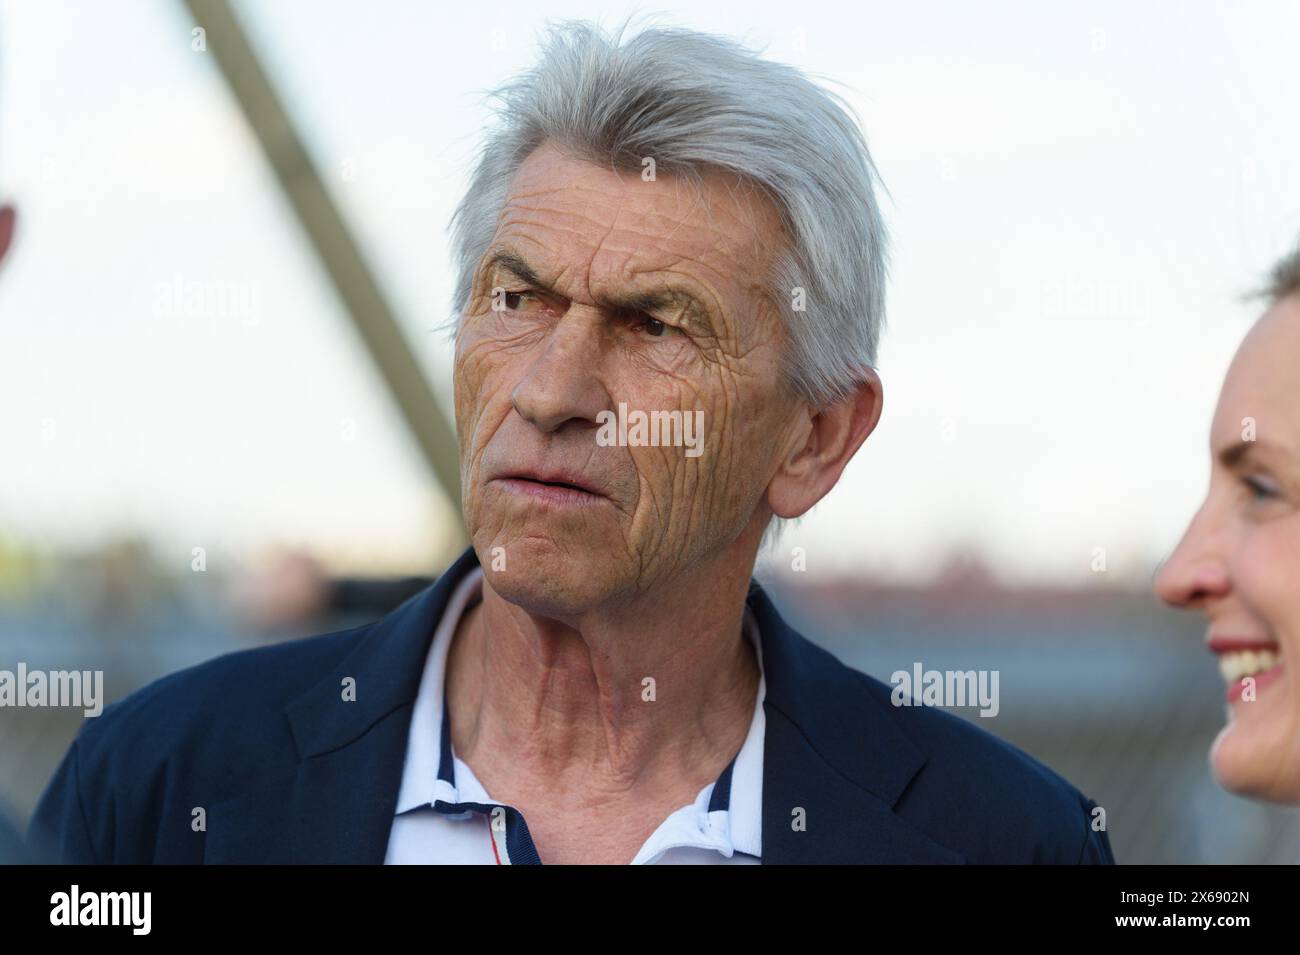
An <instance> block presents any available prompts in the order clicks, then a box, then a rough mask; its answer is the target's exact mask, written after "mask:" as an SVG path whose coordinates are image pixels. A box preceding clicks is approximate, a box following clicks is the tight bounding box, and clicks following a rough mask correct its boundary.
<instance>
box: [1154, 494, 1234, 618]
mask: <svg viewBox="0 0 1300 955" xmlns="http://www.w3.org/2000/svg"><path fill="white" fill-rule="evenodd" d="M1216 536H1217V535H1215V534H1214V533H1212V532H1211V528H1209V527H1208V521H1207V515H1206V514H1205V512H1204V511H1202V512H1201V513H1200V514H1198V515H1197V516H1196V517H1195V518H1194V519H1193V520H1192V524H1191V526H1190V527H1188V528H1187V533H1186V534H1184V535H1183V539H1182V540H1181V541H1179V542H1178V546H1177V547H1176V548H1174V552H1173V553H1172V554H1170V555H1169V559H1168V560H1166V561H1165V563H1164V565H1163V566H1162V567H1161V568H1160V571H1159V573H1157V574H1156V579H1155V591H1156V594H1157V595H1158V596H1159V597H1160V599H1161V600H1163V601H1164V602H1165V603H1167V604H1170V605H1171V606H1174V607H1199V606H1201V605H1202V604H1204V603H1205V602H1206V601H1208V600H1212V599H1214V598H1215V597H1222V596H1224V595H1225V594H1226V593H1227V592H1228V590H1229V589H1230V587H1231V581H1230V580H1229V577H1228V568H1227V565H1226V564H1225V563H1224V561H1223V559H1222V557H1221V555H1220V553H1219V548H1218V547H1216V546H1215V541H1216Z"/></svg>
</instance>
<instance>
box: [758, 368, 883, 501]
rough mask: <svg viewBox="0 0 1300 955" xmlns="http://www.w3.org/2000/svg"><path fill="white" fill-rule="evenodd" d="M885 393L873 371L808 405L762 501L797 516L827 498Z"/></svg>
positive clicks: (871, 427)
mask: <svg viewBox="0 0 1300 955" xmlns="http://www.w3.org/2000/svg"><path fill="white" fill-rule="evenodd" d="M883 403H884V391H883V388H882V386H881V384H880V376H879V375H877V374H876V372H875V370H874V369H871V368H867V369H864V370H863V376H862V381H860V382H859V384H858V385H857V387H856V388H854V389H853V391H852V392H850V393H849V394H848V395H847V396H846V397H844V398H841V399H840V400H839V401H835V402H832V403H830V404H828V405H826V406H825V407H823V408H820V409H813V410H812V411H811V412H810V413H809V416H808V419H807V420H806V421H804V422H802V423H801V425H800V427H799V429H798V432H797V434H796V435H795V438H794V439H793V440H792V441H791V447H790V448H789V450H788V451H787V454H786V457H785V459H784V460H783V461H782V462H781V466H780V468H779V469H778V470H777V472H776V476H775V477H773V478H772V482H771V483H770V484H769V485H768V486H767V503H768V506H769V507H770V508H771V509H772V513H773V514H775V515H776V516H777V517H785V518H790V517H798V516H799V515H800V514H803V513H805V512H806V511H807V510H808V509H809V508H810V507H812V506H813V505H814V504H816V503H817V502H818V501H820V500H821V499H822V498H823V497H825V496H826V494H827V492H829V491H830V489H831V488H833V487H834V486H835V483H836V482H837V481H839V479H840V475H841V474H843V473H844V468H845V467H846V466H847V465H848V463H849V459H850V458H852V457H853V455H854V454H856V453H857V450H858V448H860V447H862V442H863V441H866V440H867V436H868V435H869V434H871V432H872V431H874V430H875V428H876V423H877V422H878V421H880V409H881V406H882V405H883Z"/></svg>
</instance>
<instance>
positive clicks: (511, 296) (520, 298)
mask: <svg viewBox="0 0 1300 955" xmlns="http://www.w3.org/2000/svg"><path fill="white" fill-rule="evenodd" d="M527 294H528V293H527V292H506V294H505V301H506V308H507V309H508V310H510V311H512V312H513V311H514V310H515V309H517V308H518V307H519V306H520V305H522V304H523V302H524V298H525V296H526V295H527Z"/></svg>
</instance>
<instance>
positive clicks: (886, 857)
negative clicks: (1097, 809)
mask: <svg viewBox="0 0 1300 955" xmlns="http://www.w3.org/2000/svg"><path fill="white" fill-rule="evenodd" d="M749 603H750V606H751V607H752V608H753V610H754V614H755V617H756V618H757V620H758V626H759V631H760V634H761V639H762V641H763V673H764V678H765V680H766V683H767V694H766V698H765V699H764V701H763V713H764V717H765V719H766V727H767V728H766V733H765V737H764V741H763V849H762V861H763V863H764V864H768V865H771V864H783V863H960V862H964V861H965V860H964V859H963V857H962V856H961V855H960V854H959V853H956V852H954V851H952V850H951V849H947V848H945V847H944V846H941V845H939V844H938V843H936V842H934V841H933V840H931V839H930V838H929V837H928V836H927V835H925V833H923V832H921V831H920V830H919V829H917V828H915V827H914V826H912V825H911V824H910V823H908V822H907V821H906V820H904V819H902V818H901V817H900V816H898V815H897V814H896V813H895V812H894V811H893V808H894V806H895V805H896V804H897V802H898V799H899V797H900V796H901V795H902V794H903V791H904V790H905V789H906V788H907V785H908V783H909V782H911V780H912V779H913V777H915V776H916V774H917V773H918V772H919V771H920V770H921V767H922V766H924V765H925V756H924V754H923V753H922V752H921V751H920V750H918V749H917V748H916V746H915V745H913V743H912V742H911V741H910V740H909V739H908V738H907V737H906V736H905V735H903V733H902V731H901V730H899V729H898V727H897V725H896V724H895V723H894V721H893V719H892V718H891V717H890V715H889V714H888V713H886V712H883V711H882V708H881V707H882V704H881V703H879V702H878V701H877V700H876V699H874V698H873V697H872V696H871V695H870V694H869V693H868V689H867V686H866V683H865V678H864V677H863V675H862V674H860V673H857V672H856V671H854V670H851V669H849V668H848V667H846V666H844V665H843V664H842V663H840V662H839V661H838V660H836V659H835V657H833V656H832V655H831V654H829V653H827V652H826V651H825V650H823V649H821V648H820V647H817V646H815V645H814V644H812V643H810V642H809V641H808V640H806V639H805V638H804V637H802V636H801V635H800V634H798V633H797V632H795V631H794V630H792V629H791V628H790V627H789V626H788V625H787V624H786V623H785V621H784V620H782V619H781V616H780V614H778V613H777V611H776V607H775V606H774V605H773V604H772V601H771V600H770V598H769V597H768V596H767V594H766V593H765V592H764V591H763V589H762V588H761V587H760V586H759V585H758V584H757V583H755V584H753V585H752V586H751V588H750V596H749Z"/></svg>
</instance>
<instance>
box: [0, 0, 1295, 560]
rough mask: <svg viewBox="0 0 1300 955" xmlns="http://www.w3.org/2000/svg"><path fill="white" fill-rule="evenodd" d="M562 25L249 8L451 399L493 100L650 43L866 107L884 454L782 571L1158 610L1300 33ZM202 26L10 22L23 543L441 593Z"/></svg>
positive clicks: (1264, 211)
mask: <svg viewBox="0 0 1300 955" xmlns="http://www.w3.org/2000/svg"><path fill="white" fill-rule="evenodd" d="M545 6H546V9H547V13H546V14H545V16H543V15H542V14H539V13H538V12H537V7H538V5H537V4H535V3H490V2H489V3H476V4H471V5H457V6H452V5H447V4H430V3H414V2H412V3H401V2H396V0H389V2H383V0H370V2H367V3H365V4H364V5H363V4H360V3H352V4H348V3H342V2H335V3H321V2H305V0H299V2H289V0H278V2H275V3H262V4H252V3H240V4H238V5H237V9H238V10H239V11H240V12H241V14H242V17H243V20H244V22H245V24H246V26H247V28H248V30H249V32H250V34H251V35H252V37H253V39H254V41H255V43H256V45H257V47H258V49H259V50H260V52H261V53H262V55H263V58H264V60H265V62H266V64H267V67H268V69H269V71H270V72H271V74H272V77H273V79H274V80H275V82H276V84H277V85H278V87H279V89H280V91H281V93H282V94H283V96H284V97H285V98H286V100H287V102H288V103H289V105H290V107H291V109H292V111H293V112H294V114H295V116H296V119H297V121H298V123H299V126H300V128H301V130H302V132H303V134H304V135H305V137H306V138H307V140H308V141H309V144H310V147H311V149H312V151H313V154H314V155H315V157H316V159H317V161H318V163H319V165H320V166H321V168H322V169H323V170H325V172H326V174H327V178H328V181H329V184H330V188H331V189H332V191H333V193H334V195H335V196H336V197H337V199H338V201H339V202H340V204H341V205H342V207H343V209H344V211H345V213H346V215H347V217H348V219H349V221H350V222H351V223H352V225H353V226H354V228H355V230H356V232H357V235H358V236H359V238H360V240H361V242H362V243H363V245H364V247H365V250H366V253H367V255H368V257H369V259H370V261H371V262H372V263H373V265H374V267H375V269H376V271H377V273H378V275H379V277H380V279H381V281H382V283H383V285H384V288H385V290H386V292H387V293H388V295H389V296H390V298H391V301H392V303H393V304H394V306H395V308H396V309H397V311H398V312H399V314H400V316H401V319H402V322H403V324H404V326H405V328H406V330H407V332H408V333H409V335H410V337H411V339H412V341H413V343H414V344H415V347H416V348H417V349H418V351H419V354H420V357H421V360H422V361H423V362H424V363H425V366H426V368H427V369H428V372H429V374H430V376H431V377H432V378H433V379H434V380H435V382H436V387H437V388H438V389H439V390H440V392H441V393H442V394H443V395H444V396H447V395H448V394H449V390H450V381H449V374H450V348H449V344H448V343H447V342H446V341H445V339H444V338H443V337H442V336H441V335H440V334H439V333H436V332H435V331H434V328H435V326H437V325H439V324H441V323H442V322H443V321H444V320H445V319H446V318H447V317H448V309H449V299H450V293H451V286H452V276H451V271H450V266H449V257H448V242H447V233H446V223H447V220H448V217H449V215H450V213H451V210H452V208H453V206H454V204H455V202H456V201H457V199H458V197H459V195H460V193H461V191H462V190H463V188H464V185H465V182H466V179H467V174H468V169H469V160H470V158H471V156H472V153H473V148H474V146H475V144H476V142H477V137H478V135H479V132H480V130H481V128H482V126H483V123H484V122H485V120H486V119H487V117H488V113H487V112H486V107H485V106H484V104H483V102H482V98H481V94H482V92H483V91H484V90H486V89H488V88H490V87H491V86H493V85H495V84H497V83H499V82H501V81H502V80H503V79H505V78H506V77H508V76H509V75H510V74H512V73H514V72H515V71H517V70H519V69H520V68H523V67H525V66H527V65H528V64H529V63H530V62H532V60H533V57H534V56H535V53H536V41H537V38H538V36H539V33H540V30H541V27H542V25H543V22H544V19H545V18H547V17H550V18H558V17H587V18H590V17H597V18H599V19H600V20H601V21H602V22H603V23H605V24H606V25H611V24H614V23H616V22H618V21H620V20H621V19H622V17H623V16H624V15H625V14H626V13H628V12H632V11H633V9H636V10H639V11H641V12H642V13H643V14H656V15H657V20H658V22H663V23H672V24H677V25H682V26H689V27H694V28H698V29H703V30H708V31H712V32H721V33H728V34H731V35H733V36H736V37H738V38H739V39H741V40H743V41H745V42H747V43H749V44H750V45H751V46H757V47H761V48H765V50H766V53H765V55H767V56H769V57H771V58H773V59H777V60H782V61H785V62H789V63H792V64H795V65H797V66H800V67H802V68H804V69H806V70H809V71H811V72H813V73H815V74H816V75H817V76H818V77H819V78H824V79H826V80H828V81H834V82H835V83H837V84H842V86H837V87H836V88H837V89H839V90H840V91H841V92H843V93H844V94H845V95H846V96H847V97H848V98H849V100H850V101H851V102H852V103H853V104H854V106H855V107H856V108H857V110H858V111H859V113H860V114H861V116H862V118H863V121H864V125H865V129H866V134H867V138H868V141H869V143H870V145H871V148H872V150H873V153H874V156H875V159H876V161H877V164H878V166H879V168H880V171H881V174H882V176H883V178H884V180H885V183H886V185H887V187H888V189H889V196H888V197H887V198H886V200H885V202H886V205H885V213H886V218H887V222H888V224H889V227H890V229H891V231H892V235H893V244H894V253H893V267H892V273H891V281H890V288H889V326H888V329H887V331H886V334H885V336H884V339H883V345H882V350H881V358H880V372H881V376H882V379H883V381H884V386H885V411H884V417H883V420H882V422H881V424H880V427H879V428H878V430H877V431H876V433H875V435H873V436H872V437H871V439H870V440H869V441H868V442H867V444H866V446H865V447H864V449H863V450H862V451H861V452H860V453H859V455H858V456H857V458H856V459H855V461H854V462H853V464H852V465H851V466H850V468H849V470H848V472H847V474H846V475H845V477H844V479H843V480H842V481H841V483H840V485H839V487H837V488H836V489H835V490H834V491H833V492H832V494H831V495H830V496H829V497H828V498H827V499H826V501H825V502H824V503H823V504H822V505H820V506H819V507H818V509H817V510H816V511H814V513H813V514H812V515H811V516H810V517H808V518H807V519H806V520H805V521H804V522H803V523H802V524H801V525H800V526H798V527H796V528H794V529H793V530H791V532H790V533H789V534H788V536H787V538H786V540H785V542H784V548H785V549H786V550H788V549H789V548H790V547H794V546H802V547H804V548H805V550H806V551H807V555H808V556H807V560H808V565H809V570H810V571H812V570H814V569H817V570H820V569H826V570H831V569H861V570H863V571H864V572H868V571H869V572H873V573H877V574H882V575H885V576H887V577H892V578H906V579H923V578H925V577H927V576H929V575H931V574H932V573H934V572H935V570H936V569H937V567H938V566H939V565H940V563H941V562H942V561H943V560H944V558H945V556H946V555H948V554H950V553H952V552H953V551H955V550H961V549H973V550H975V551H978V552H980V553H982V554H983V555H984V556H985V557H986V558H987V559H988V560H989V561H990V562H991V564H992V565H993V567H994V569H995V570H996V572H998V573H999V574H1001V575H1004V576H1005V577H1007V578H1008V579H1012V580H1026V579H1032V580H1044V581H1052V582H1064V583H1071V582H1073V583H1079V584H1088V583H1091V582H1093V581H1094V580H1095V577H1094V575H1093V573H1092V571H1091V569H1090V562H1091V560H1092V558H1093V548H1095V547H1104V548H1105V549H1106V553H1107V561H1108V566H1109V568H1110V571H1109V572H1110V573H1111V574H1112V575H1113V577H1116V578H1126V577H1127V578H1139V579H1144V578H1149V575H1150V572H1151V569H1152V568H1153V566H1154V564H1155V562H1156V561H1158V560H1159V559H1160V558H1161V557H1162V556H1163V555H1164V554H1166V553H1167V552H1168V551H1169V550H1170V549H1171V548H1172V546H1173V544H1174V543H1175V541H1176V539H1177V537H1178V535H1179V533H1180V532H1181V530H1182V528H1183V526H1184V525H1185V522H1186V520H1187V518H1188V517H1189V516H1190V514H1191V513H1192V511H1193V510H1194V509H1195V507H1196V505H1197V503H1198V502H1199V499H1200V497H1201V495H1202V494H1203V492H1204V488H1205V484H1206V480H1207V474H1208V458H1207V453H1206V435H1207V429H1208V424H1209V419H1210V414H1211V412H1212V409H1213V404H1214V400H1215V398H1216V396H1217V392H1218V387H1219V383H1220V381H1221V378H1222V375H1223V372H1224V370H1225V369H1226V366H1227V363H1228V361H1229V360H1230V358H1231V355H1232V351H1233V349H1234V348H1235V347H1236V344H1237V342H1238V341H1239V340H1240V338H1241V336H1242V335H1243V334H1244V332H1245V330H1246V328H1247V327H1248V324H1249V322H1250V321H1251V320H1252V318H1253V317H1254V313H1255V310H1256V307H1255V306H1253V305H1249V304H1243V303H1242V302H1241V301H1239V295H1240V293H1241V292H1243V291H1244V290H1246V289H1248V288H1250V287H1251V286H1252V285H1254V284H1255V283H1256V282H1257V281H1258V279H1259V278H1260V275H1261V273H1262V272H1263V271H1264V270H1265V269H1266V268H1267V267H1268V266H1269V265H1270V264H1271V262H1272V261H1273V260H1274V259H1275V258H1276V257H1277V256H1279V255H1280V254H1281V253H1282V252H1284V251H1285V250H1286V249H1287V247H1288V246H1289V245H1290V244H1291V243H1292V242H1293V241H1294V240H1295V239H1296V237H1297V236H1300V171H1298V170H1300V124H1297V123H1296V122H1295V115H1296V100H1295V96H1294V90H1295V81H1294V56H1295V38H1296V36H1297V35H1300V6H1297V5H1296V4H1294V3H1286V2H1279V3H1265V2H1251V3H1222V2H1182V3H1174V2H1168V3H1140V4H1134V3H1089V4H1087V5H1086V8H1085V7H1084V5H1075V8H1074V9H1066V8H1065V6H1066V5H1062V4H1037V3H1028V2H1026V3H1015V4H1011V3H1002V4H1000V3H981V4H978V5H975V4H969V3H958V2H948V3H924V4H898V3H896V2H895V3H867V4H856V5H854V7H855V9H856V12H854V13H852V14H849V15H848V16H849V19H847V20H846V19H845V14H843V13H841V12H840V8H843V9H847V5H845V4H842V3H832V4H823V3H817V2H804V3H800V4H797V5H793V6H792V5H791V4H789V3H765V2H757V3H747V4H744V5H743V6H738V5H737V4H735V3H733V2H728V3H709V2H692V3H690V4H688V5H685V4H684V5H680V6H676V7H675V6H674V5H667V4H666V5H660V6H655V7H651V6H647V5H644V4H637V5H635V6H634V5H631V4H627V5H625V4H617V3H615V4H593V3H581V2H569V3H565V2H560V3H548V4H546V5H545ZM792 10H797V12H798V16H797V17H796V16H792V13H791V11H792ZM660 11H662V13H660ZM192 27H193V24H192V23H190V22H189V21H188V19H187V17H186V14H185V13H184V8H183V6H182V5H180V4H177V3H172V2H164V0H157V2H144V0H137V2H129V0H128V2H120V3H113V4H87V3H71V2H68V3H62V2H42V3H39V4H38V3H26V2H0V195H3V196H7V197H9V198H10V199H11V200H12V201H14V202H16V204H17V205H18V207H19V211H20V234H19V238H18V241H17V243H16V245H15V248H14V249H13V250H12V253H11V256H10V259H11V260H10V261H9V262H8V263H7V265H6V267H5V269H4V273H3V276H2V277H0V533H7V534H9V535H17V536H19V537H21V538H24V539H27V540H31V541H39V542H46V543H50V544H53V545H59V546H62V545H81V544H88V543H93V542H94V541H96V540H99V539H101V538H102V537H103V536H104V535H106V534H111V533H116V532H120V531H123V530H126V529H139V530H141V531H143V532H145V533H146V534H148V535H149V536H151V537H154V538H156V539H157V540H158V541H159V542H160V544H161V546H162V547H163V549H164V552H165V553H171V552H174V553H175V554H176V555H178V560H180V561H181V562H183V563H185V564H188V560H189V556H188V555H189V549H190V548H191V547H193V546H205V547H207V548H208V550H209V554H210V557H209V560H210V561H211V560H213V559H223V558H228V559H230V560H237V559H240V557H241V556H242V555H245V554H247V553H248V552H249V551H250V550H251V549H254V548H256V547H258V546H260V545H261V544H264V543H267V542H271V541H279V542H291V543H299V544H302V545H305V546H310V547H313V548H315V549H318V550H319V551H321V552H322V553H324V554H326V555H327V556H329V557H330V558H332V559H333V560H335V561H337V562H339V563H340V564H347V565H350V566H353V567H362V568H373V569H383V568H394V569H397V568H405V569H417V570H418V569H425V570H428V571H430V572H432V571H434V570H436V569H437V568H436V567H435V566H433V563H434V562H435V560H436V559H437V558H436V555H437V553H438V551H439V546H440V540H439V534H438V527H439V526H440V524H442V523H443V522H445V520H446V517H447V512H446V511H445V509H444V506H443V505H442V504H441V503H440V502H439V499H438V496H437V494H436V493H435V492H434V491H433V490H432V485H431V480H430V478H429V476H428V475H427V473H426V471H425V469H424V466H423V464H422V462H421V460H420V458H419V456H418V454H417V453H416V451H415V448H414V445H413V443H412V442H411V441H410V439H409V438H408V437H407V435H406V434H405V432H404V430H403V427H402V425H401V422H400V419H399V417H398V415H397V413H396V410H395V408H394V406H393V405H392V403H391V402H390V401H389V400H388V398H387V396H386V395H385V393H384V391H383V389H382V386H381V384H380V383H379V381H378V379H377V377H376V375H375V373H374V371H373V370H372V368H371V365H370V364H369V359H368V358H367V357H366V355H365V354H364V352H363V351H362V350H361V348H360V346H359V344H358V341H357V339H356V337H355V333H354V332H353V331H352V329H351V328H350V326H349V325H348V323H347V321H346V318H345V316H344V315H343V313H342V312H341V310H340V306H339V305H338V303H337V302H336V301H335V300H334V298H333V296H332V294H331V292H330V290H329V288H328V287H327V285H326V283H325V282H324V281H323V278H322V275H321V274H320V272H319V270H318V267H317V266H316V264H315V261H314V259H313V258H312V256H311V255H310V253H309V251H308V249H307V247H306V246H305V244H304V242H303V240H302V238H301V236H300V234H299V232H298V230H297V227H296V224H295V223H294V221H293V219H292V218H291V217H290V215H289V214H288V211H287V207H286V205H285V203H284V201H283V200H282V198H281V197H280V195H279V194H278V192H277V190H276V187H275V184H274V182H273V179H272V176H271V173H270V171H269V169H268V168H267V166H266V165H265V163H264V162H263V160H262V158H261V156H260V154H259V152H258V150H257V148H256V144H255V143H254V142H253V140H252V138H251V136H250V134H249V133H248V132H247V130H246V129H245V127H244V125H243V121H242V118H241V116H240V115H239V113H238V110H237V108H236V107H235V105H234V103H233V101H232V99H231V98H230V96H229V94H228V93H227V91H226V89H225V88H224V86H223V83H222V81H221V79H220V76H219V74H218V72H217V70H216V67H215V63H214V62H213V61H212V58H211V54H210V53H202V52H194V51H193V50H192V49H191V33H190V31H191V28H192ZM178 285H179V287H181V288H182V289H186V288H190V287H198V288H200V289H202V290H204V291H205V292H206V293H207V294H206V297H204V298H202V300H198V301H196V300H194V298H193V296H188V297H187V296H186V295H182V296H181V297H180V298H179V299H176V298H175V297H174V296H173V295H172V294H171V290H172V289H175V288H177V287H178Z"/></svg>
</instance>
